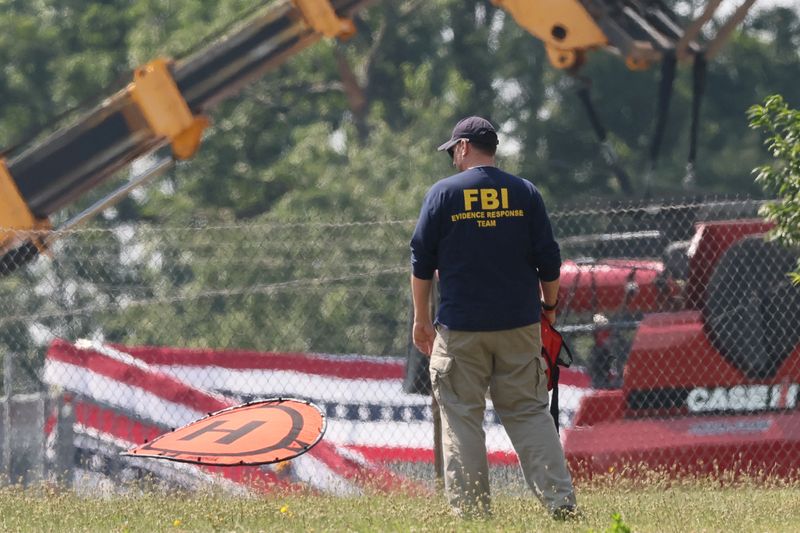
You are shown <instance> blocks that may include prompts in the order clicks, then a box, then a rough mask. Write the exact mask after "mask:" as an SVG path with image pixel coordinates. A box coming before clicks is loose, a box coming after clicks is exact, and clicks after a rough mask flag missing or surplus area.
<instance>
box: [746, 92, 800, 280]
mask: <svg viewBox="0 0 800 533" xmlns="http://www.w3.org/2000/svg"><path fill="white" fill-rule="evenodd" d="M748 115H749V117H750V126H751V127H752V128H754V129H758V130H761V131H762V132H763V133H764V134H765V135H766V136H767V138H766V141H764V144H766V146H767V148H768V149H769V151H770V154H772V156H773V157H774V158H775V162H774V164H769V165H763V166H760V167H758V168H756V169H755V170H754V172H755V173H756V181H757V182H758V183H760V184H761V185H762V186H763V187H764V189H765V190H767V191H768V193H769V194H770V195H776V196H777V197H778V198H780V200H779V201H778V202H770V203H768V204H766V205H765V206H764V207H763V209H762V213H763V214H764V215H765V216H766V217H767V219H768V220H771V221H773V222H774V223H775V229H774V230H772V235H773V236H774V237H775V238H776V239H777V240H779V241H780V242H782V243H784V244H786V245H787V246H793V247H800V111H798V110H796V109H791V108H790V107H789V105H788V104H787V103H786V101H785V100H784V99H783V97H781V96H778V95H773V96H770V97H768V98H767V99H766V100H764V104H763V105H756V106H753V107H751V108H750V110H749V111H748ZM792 276H793V278H794V280H795V282H796V283H800V259H798V269H797V271H795V272H794V273H793V274H792Z"/></svg>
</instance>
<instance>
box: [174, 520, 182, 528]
mask: <svg viewBox="0 0 800 533" xmlns="http://www.w3.org/2000/svg"><path fill="white" fill-rule="evenodd" d="M181 524H182V522H181V519H180V518H176V519H175V520H173V521H172V525H173V527H178V526H180V525H181Z"/></svg>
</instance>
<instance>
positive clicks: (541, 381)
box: [535, 355, 549, 402]
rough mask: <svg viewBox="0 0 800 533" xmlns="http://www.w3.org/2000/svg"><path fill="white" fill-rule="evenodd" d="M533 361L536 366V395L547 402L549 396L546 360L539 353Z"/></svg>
mask: <svg viewBox="0 0 800 533" xmlns="http://www.w3.org/2000/svg"><path fill="white" fill-rule="evenodd" d="M535 362H536V364H537V368H536V378H537V379H536V395H537V396H538V397H539V398H545V399H547V400H546V401H547V402H549V399H548V398H549V396H548V392H547V361H545V360H544V357H543V356H541V355H539V356H538V357H536V358H535Z"/></svg>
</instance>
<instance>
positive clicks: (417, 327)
mask: <svg viewBox="0 0 800 533" xmlns="http://www.w3.org/2000/svg"><path fill="white" fill-rule="evenodd" d="M412 338H413V340H414V346H416V347H417V350H419V351H420V352H422V353H424V354H425V355H427V356H428V357H430V356H431V352H432V351H433V341H434V339H436V330H435V329H433V322H431V321H430V320H428V321H422V322H417V321H416V320H415V321H414V331H413V334H412Z"/></svg>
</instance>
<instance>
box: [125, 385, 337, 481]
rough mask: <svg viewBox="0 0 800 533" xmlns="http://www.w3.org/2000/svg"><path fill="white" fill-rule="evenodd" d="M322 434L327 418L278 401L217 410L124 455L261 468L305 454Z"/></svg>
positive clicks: (308, 408)
mask: <svg viewBox="0 0 800 533" xmlns="http://www.w3.org/2000/svg"><path fill="white" fill-rule="evenodd" d="M324 433H325V415H323V413H322V411H320V409H319V408H318V407H317V406H315V405H314V404H312V403H309V402H305V401H301V400H294V399H284V398H280V399H273V400H264V401H259V402H252V403H248V404H244V405H239V406H237V407H231V408H228V409H224V410H222V411H218V412H216V413H213V414H210V415H209V416H207V417H205V418H202V419H200V420H197V421H196V422H192V423H191V424H188V425H186V426H183V427H181V428H178V429H176V430H174V431H171V432H169V433H166V434H164V435H161V436H159V437H156V438H155V439H153V440H152V441H150V442H147V443H145V444H142V445H141V446H137V447H136V448H133V449H132V450H129V451H128V452H125V454H124V455H132V456H137V457H154V458H158V459H169V460H172V461H182V462H185V463H197V464H206V465H215V466H239V465H260V464H268V463H277V462H280V461H287V460H289V459H293V458H295V457H297V456H298V455H302V454H303V453H305V452H307V451H308V450H310V449H311V448H312V447H313V446H314V445H315V444H316V443H318V442H319V441H320V439H322V435H323V434H324Z"/></svg>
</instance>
